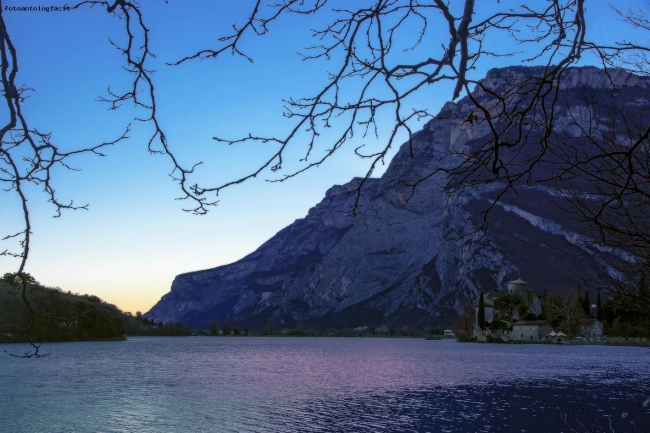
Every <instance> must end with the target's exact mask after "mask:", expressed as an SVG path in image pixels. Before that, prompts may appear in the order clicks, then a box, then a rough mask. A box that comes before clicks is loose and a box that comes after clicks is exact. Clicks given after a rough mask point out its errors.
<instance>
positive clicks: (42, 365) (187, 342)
mask: <svg viewBox="0 0 650 433" xmlns="http://www.w3.org/2000/svg"><path fill="white" fill-rule="evenodd" d="M3 349H4V350H8V351H15V352H18V353H20V348H19V347H18V346H12V345H2V346H0V350H3ZM46 352H50V355H49V356H47V357H45V358H40V359H17V358H13V357H10V356H8V355H7V354H6V353H0V432H303V431H304V432H527V433H537V432H540V433H542V432H543V433H546V432H564V431H570V430H569V428H568V427H567V426H566V424H569V425H571V426H573V427H576V426H577V425H578V424H577V422H578V421H579V422H583V423H592V425H593V427H594V429H595V430H597V431H601V430H598V429H599V428H602V431H609V430H605V426H606V425H608V423H609V421H608V419H607V417H611V419H612V420H613V422H614V426H615V428H616V429H618V430H619V431H638V432H650V427H649V425H650V424H648V419H647V418H648V417H649V416H650V414H648V413H647V412H643V410H644V408H643V406H642V403H643V401H644V400H646V399H647V398H648V397H650V386H648V385H649V384H650V371H649V370H650V369H648V365H649V362H648V361H649V360H650V350H648V349H643V348H636V347H606V346H555V345H487V344H462V343H457V342H456V341H453V340H443V341H425V340H422V339H388V338H377V339H374V338H269V337H266V338H265V337H185V338H171V337H167V338H155V337H151V338H147V337H140V338H131V339H129V340H128V341H124V342H86V343H59V344H49V345H47V346H46ZM583 409H584V410H583ZM624 412H627V413H628V414H629V415H628V416H626V417H624V418H622V416H623V413H624ZM561 420H563V421H561ZM593 420H595V421H593ZM594 422H595V424H593V423H594ZM630 422H632V423H630ZM578 431H583V430H578ZM590 431H591V430H590Z"/></svg>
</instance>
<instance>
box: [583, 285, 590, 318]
mask: <svg viewBox="0 0 650 433" xmlns="http://www.w3.org/2000/svg"><path fill="white" fill-rule="evenodd" d="M589 304H590V302H589V292H588V291H587V290H585V300H584V304H582V308H583V309H584V310H585V313H586V314H587V316H591V305H589Z"/></svg>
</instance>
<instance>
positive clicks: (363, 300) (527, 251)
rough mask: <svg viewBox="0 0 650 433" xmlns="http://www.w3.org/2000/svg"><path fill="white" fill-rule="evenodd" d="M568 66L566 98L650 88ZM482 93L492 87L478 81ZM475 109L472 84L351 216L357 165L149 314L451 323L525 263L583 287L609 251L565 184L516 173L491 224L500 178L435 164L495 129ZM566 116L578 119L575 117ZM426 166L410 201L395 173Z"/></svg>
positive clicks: (547, 280)
mask: <svg viewBox="0 0 650 433" xmlns="http://www.w3.org/2000/svg"><path fill="white" fill-rule="evenodd" d="M539 71H541V69H540V68H534V67H533V68H527V67H511V68H502V69H495V70H491V71H489V72H488V74H487V75H486V78H485V79H484V80H483V85H484V86H486V87H489V88H492V89H494V88H499V86H504V85H505V84H504V83H510V82H514V81H513V80H521V79H522V77H527V76H534V75H535V73H539ZM565 75H566V79H565V81H563V83H564V84H562V86H563V89H564V92H565V93H566V94H567V95H568V98H571V97H572V95H573V93H572V92H573V89H575V88H581V87H584V86H589V85H595V86H596V87H595V88H596V89H598V88H600V87H597V86H607V85H608V83H611V82H612V81H617V82H618V83H622V84H623V85H625V83H627V86H628V88H629V87H630V86H632V87H634V90H635V92H636V93H635V94H634V97H635V98H636V99H635V100H643V99H644V100H645V102H643V101H642V102H640V104H642V105H643V104H646V103H647V101H649V100H650V92H649V91H648V87H649V86H648V80H647V79H642V78H639V77H635V76H633V75H631V74H627V73H623V72H618V71H613V72H610V74H609V75H606V74H604V73H603V72H602V71H601V70H599V69H597V68H592V67H585V68H570V69H567V71H566V72H565ZM624 89H625V87H624ZM624 91H626V90H624ZM473 95H474V96H475V97H477V98H486V97H489V95H488V94H486V92H484V91H483V90H482V89H480V88H478V87H477V88H476V89H475V90H474V93H473ZM567 100H568V99H567ZM567 104H568V103H567ZM647 104H648V105H650V103H647ZM583 108H584V107H583V106H582V105H580V104H578V103H571V104H568V105H567V106H566V107H564V106H559V108H558V109H559V110H560V112H561V110H573V111H580V110H582V109H583ZM473 110H475V107H474V106H473V105H472V104H471V103H469V100H468V98H467V97H465V98H463V99H461V100H459V101H458V102H448V103H446V104H445V105H444V106H443V107H442V109H441V110H440V112H439V113H438V115H436V116H435V117H434V118H433V119H432V120H430V121H429V122H428V123H427V124H426V125H425V126H424V127H423V129H422V130H421V131H418V132H417V133H415V134H414V135H413V137H412V141H411V144H409V143H405V144H403V145H402V147H401V148H400V150H399V151H398V152H397V154H396V155H395V157H394V158H393V160H392V161H391V163H390V165H389V167H388V169H387V170H386V173H385V174H384V175H383V176H381V177H379V178H370V179H367V180H366V182H365V184H364V187H363V188H362V190H361V196H360V199H359V200H360V201H359V205H360V208H359V209H360V212H359V215H357V216H356V217H354V218H350V217H348V216H346V215H345V214H344V213H343V212H341V210H349V209H351V208H352V206H353V203H354V200H356V195H355V193H354V191H355V189H356V188H357V186H358V185H359V182H360V181H361V180H360V179H359V178H355V179H353V180H351V181H350V182H348V183H346V184H344V185H335V186H333V187H332V188H330V189H329V190H328V191H327V192H326V194H325V197H324V198H323V200H322V201H321V202H320V203H318V204H316V205H315V206H314V207H313V208H311V209H310V210H309V212H308V214H307V215H306V216H305V217H304V218H300V219H298V220H296V221H294V223H292V224H290V225H289V226H287V227H285V228H284V229H282V230H280V231H279V232H278V233H277V234H276V235H275V236H273V237H272V238H270V239H269V240H268V241H267V242H265V243H264V244H262V245H261V246H260V247H259V248H258V249H257V250H255V251H254V252H252V253H251V254H249V255H247V256H246V257H244V258H242V259H241V260H239V261H237V262H234V263H232V264H229V265H224V266H220V267H217V268H212V269H207V270H203V271H194V272H190V273H186V274H181V275H178V276H177V277H176V278H175V280H174V282H173V284H172V288H171V291H170V293H168V294H166V295H165V296H163V297H162V298H161V300H160V301H159V302H158V303H157V304H156V305H155V306H154V307H153V308H152V309H151V311H149V312H148V313H147V316H148V317H151V318H153V319H154V320H157V321H160V320H162V321H169V322H171V321H174V322H179V321H180V322H185V323H190V324H192V325H195V326H202V325H205V324H206V323H208V322H210V321H215V320H218V321H227V320H231V321H239V322H242V323H247V324H249V326H252V327H256V326H257V327H263V326H265V324H266V323H267V321H268V320H269V319H270V318H273V320H274V321H276V322H277V323H278V324H280V325H282V324H283V325H286V326H290V325H292V324H296V323H298V322H302V323H304V324H307V325H311V326H333V327H336V326H345V327H352V326H379V325H391V326H402V325H408V326H418V327H425V326H445V325H449V323H450V321H451V319H452V317H453V316H454V315H455V314H456V311H457V310H458V309H459V306H460V302H461V300H462V299H463V298H467V297H473V296H475V295H477V294H478V293H479V292H480V291H489V290H492V289H494V288H496V287H501V286H502V285H503V284H504V283H505V282H507V281H508V280H510V279H516V278H519V277H521V278H523V279H524V280H526V281H528V282H529V284H530V286H531V287H532V288H533V289H535V290H537V291H538V292H539V293H541V292H542V291H545V290H546V291H548V292H549V293H561V292H566V291H567V290H570V289H571V288H575V287H576V286H577V284H578V282H579V281H580V280H581V279H582V275H581V271H580V270H581V269H589V268H593V267H599V266H601V267H602V259H601V258H599V255H603V254H608V253H609V252H608V251H601V250H598V248H596V247H594V246H593V245H591V244H589V243H588V242H587V241H586V240H585V239H586V238H584V234H583V233H580V231H579V226H577V225H576V224H575V223H573V222H572V221H570V220H567V219H566V218H564V217H565V215H563V214H562V213H561V212H560V211H559V210H558V208H557V207H554V206H553V205H552V204H551V203H552V202H554V201H557V200H558V198H559V197H561V194H560V193H559V192H558V191H557V190H555V189H553V188H551V187H549V186H544V185H539V184H537V185H521V186H520V187H519V190H518V193H519V195H518V196H516V197H515V196H508V195H506V196H505V197H503V200H502V201H501V202H500V203H498V204H497V205H496V206H495V207H494V208H493V209H492V210H491V212H490V214H489V225H488V229H487V231H485V232H475V230H476V228H477V227H478V225H479V224H480V222H481V221H480V218H481V215H482V214H481V212H482V211H483V210H485V209H487V208H488V207H489V206H490V204H491V203H492V201H493V199H494V195H495V194H494V193H495V191H498V189H499V188H500V186H502V185H499V184H498V183H496V184H486V185H478V186H476V187H475V188H472V189H467V188H464V189H460V190H454V191H452V192H450V191H449V190H448V189H446V188H445V187H446V186H448V185H449V183H450V181H451V176H450V175H449V174H448V173H447V172H446V171H445V170H440V171H436V169H439V168H443V169H450V168H452V167H454V166H455V165H456V164H458V163H459V162H460V161H461V159H460V156H459V154H461V153H463V152H466V151H467V150H468V149H470V148H471V147H472V146H473V145H474V144H475V143H478V142H480V140H481V137H485V136H486V134H487V133H488V132H489V130H488V129H487V126H486V125H485V124H484V123H483V124H481V123H475V122H467V121H466V119H467V118H468V116H469V115H470V114H471V113H472V112H473ZM563 128H565V129H566V130H568V131H569V133H570V132H571V131H570V128H571V125H570V124H567V125H564V126H563ZM411 154H412V155H413V157H411ZM425 177H427V179H426V180H425V181H424V182H422V183H421V184H420V185H419V186H418V188H417V189H415V192H414V193H413V196H412V197H411V198H410V200H408V203H406V201H407V198H408V197H409V196H410V194H411V190H410V189H409V188H408V187H405V186H404V184H402V183H399V182H395V181H394V179H400V180H402V181H406V182H408V181H414V180H417V179H422V178H425ZM405 203H406V204H405ZM468 234H469V235H468Z"/></svg>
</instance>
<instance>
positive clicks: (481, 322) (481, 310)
mask: <svg viewBox="0 0 650 433" xmlns="http://www.w3.org/2000/svg"><path fill="white" fill-rule="evenodd" d="M478 327H479V328H481V329H485V301H484V300H483V292H481V296H480V297H479V298H478Z"/></svg>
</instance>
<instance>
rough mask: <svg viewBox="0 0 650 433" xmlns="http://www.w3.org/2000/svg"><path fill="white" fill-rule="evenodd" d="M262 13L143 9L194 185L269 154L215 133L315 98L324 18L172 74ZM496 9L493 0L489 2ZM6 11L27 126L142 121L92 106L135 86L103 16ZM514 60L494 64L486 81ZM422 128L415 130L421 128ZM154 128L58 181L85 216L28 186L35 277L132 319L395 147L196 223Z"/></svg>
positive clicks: (292, 22) (5, 198) (100, 134)
mask: <svg viewBox="0 0 650 433" xmlns="http://www.w3.org/2000/svg"><path fill="white" fill-rule="evenodd" d="M590 3H591V2H590ZM46 4H47V5H50V4H57V2H45V1H41V0H9V1H4V2H3V3H2V5H3V7H4V6H13V5H17V6H23V5H30V6H38V5H46ZM61 4H63V2H61ZM252 4H253V2H252V1H243V0H240V1H236V2H234V1H207V0H194V1H191V2H188V1H177V0H171V1H170V2H169V4H165V3H164V2H163V1H162V0H161V1H157V0H146V1H143V2H142V9H143V11H144V14H145V20H146V23H147V25H148V27H149V28H150V30H151V33H150V37H151V50H152V51H153V52H154V53H155V54H156V56H157V57H156V60H155V67H156V70H157V72H156V73H155V74H154V76H153V77H154V80H155V85H156V90H157V97H158V105H159V109H160V119H161V121H162V127H163V129H164V130H165V132H166V134H167V136H168V138H169V142H170V145H171V147H172V149H173V150H174V152H176V154H177V155H178V156H179V157H180V159H181V161H182V162H184V163H185V164H191V163H192V162H196V161H199V160H201V161H205V164H204V165H203V166H202V167H201V171H200V172H199V178H200V179H201V180H205V181H207V182H208V183H210V184H218V183H220V182H224V181H227V180H231V179H234V178H237V177H239V176H242V175H244V174H246V173H247V171H249V170H251V169H253V168H255V167H256V166H257V165H258V164H260V163H261V162H262V161H263V159H264V157H266V156H268V155H270V152H272V151H273V148H272V147H269V146H268V145H267V146H265V145H260V144H245V145H243V146H240V147H232V146H231V147H229V146H226V145H225V144H221V143H217V142H216V141H214V140H212V137H213V136H215V135H218V136H222V137H226V138H235V137H240V136H245V135H247V134H248V133H249V132H250V133H253V134H262V135H274V134H282V133H283V132H286V131H287V129H288V128H289V127H290V126H291V122H290V121H287V120H286V119H285V118H284V117H283V116H282V112H283V102H282V99H283V98H288V97H291V96H295V97H300V96H310V95H311V94H313V93H314V92H315V91H316V90H318V89H319V86H322V85H323V83H324V82H325V81H326V79H327V71H328V69H329V68H331V65H330V64H328V63H327V62H324V61H315V62H304V61H302V60H301V59H300V58H299V57H298V56H297V55H296V52H298V51H303V50H302V49H303V47H304V46H306V45H310V44H312V42H311V41H310V31H309V30H310V28H313V27H322V21H320V18H317V21H314V20H313V19H312V18H307V19H300V18H298V17H291V18H290V19H285V20H283V21H281V22H278V23H276V24H275V25H272V26H271V33H270V34H269V35H266V36H264V37H258V38H252V37H250V38H248V39H246V41H245V43H244V45H243V48H244V49H245V50H246V53H247V54H248V55H250V56H251V57H253V58H254V60H255V61H254V63H252V64H251V63H249V62H248V61H246V60H245V59H242V58H236V57H234V58H233V57H230V56H226V57H224V58H223V59H221V60H218V61H200V62H192V63H188V64H184V65H181V66H178V67H167V66H165V62H170V61H174V60H176V59H178V58H181V57H183V56H184V55H187V54H190V53H192V52H194V51H196V50H198V49H202V48H206V47H210V46H215V41H216V39H217V37H218V36H221V35H223V34H226V33H227V32H228V31H229V29H230V26H231V25H232V24H233V23H235V22H242V20H243V19H244V18H245V17H246V16H247V14H248V13H249V11H250V8H251V5H252ZM339 4H342V3H341V2H339ZM343 4H344V3H343ZM481 4H483V2H481ZM496 4H497V3H496V2H487V1H486V2H485V5H487V6H485V7H494V6H495V5H496ZM593 5H594V6H593V8H594V9H593V10H592V11H590V13H592V14H594V15H593V16H594V18H595V20H596V21H595V22H597V23H599V24H598V26H597V27H596V28H593V29H590V33H589V34H591V35H592V39H593V38H595V37H594V36H593V35H596V34H597V33H596V32H602V33H603V35H604V37H605V36H606V35H607V34H616V32H620V31H621V30H620V29H621V28H619V27H617V26H618V24H617V23H616V21H615V20H613V19H612V18H611V17H612V14H611V11H609V9H608V8H607V6H606V2H604V1H602V2H596V1H594V2H593ZM482 7H483V6H482ZM3 15H4V19H5V21H6V23H7V26H8V31H9V33H10V35H11V37H12V38H13V41H14V43H15V45H16V46H17V49H18V53H19V64H20V73H19V82H21V83H25V84H26V85H27V86H28V87H31V88H34V89H35V92H33V93H31V95H30V98H29V99H28V100H27V101H26V103H25V104H24V109H25V111H26V114H27V117H28V119H29V120H30V122H31V124H32V125H33V126H35V127H37V128H38V129H39V130H41V131H48V132H52V133H53V136H52V140H53V141H54V142H56V143H57V144H59V145H60V146H61V147H62V148H65V149H73V148H78V147H82V146H86V145H91V144H95V143H99V142H102V141H105V140H113V139H115V138H116V137H118V136H119V135H120V134H121V131H122V130H123V128H124V127H125V125H127V124H128V123H130V122H132V119H133V117H134V115H137V114H138V113H137V112H136V111H134V110H133V109H132V107H131V106H129V105H128V104H126V105H125V106H124V107H123V108H122V109H120V110H117V111H109V110H107V108H108V107H107V106H106V105H105V104H101V103H99V102H96V100H97V97H98V96H100V95H105V94H106V88H107V86H108V85H113V86H115V88H119V86H120V85H121V84H124V83H125V81H124V80H125V78H128V77H127V76H126V74H125V73H124V72H123V71H122V70H121V65H122V61H121V60H122V59H121V58H120V55H119V53H118V52H117V51H116V50H115V49H114V48H113V47H111V45H110V44H109V42H108V38H109V37H112V38H114V39H115V40H116V41H118V42H120V41H121V37H122V36H121V32H120V27H119V26H120V25H119V23H117V21H116V20H115V19H114V18H112V17H111V16H110V15H109V14H107V13H106V12H105V11H104V10H102V9H100V8H94V9H88V8H86V9H83V10H80V11H72V12H60V13H54V12H50V13H45V12H17V11H16V12H11V11H5V12H3ZM330 16H331V14H330ZM319 22H320V23H321V24H319ZM446 38H447V36H445V37H444V38H443V42H445V41H446ZM507 42H508V41H497V43H498V44H501V43H507ZM516 61H517V59H516V58H514V59H506V60H496V59H495V60H493V61H489V62H486V63H484V64H482V67H481V69H480V70H477V71H476V72H475V76H476V77H480V76H482V75H484V73H485V71H486V70H487V69H489V68H491V67H495V66H505V65H507V64H510V63H516ZM449 99H451V91H450V89H449V87H448V86H441V87H435V88H430V89H426V90H425V91H423V92H421V93H420V94H418V95H417V96H416V98H414V100H413V101H412V102H413V103H414V104H416V105H419V106H421V107H424V108H429V109H431V111H433V112H435V111H437V109H438V108H439V107H440V106H441V105H442V104H443V103H444V102H445V101H447V100H449ZM414 126H415V129H416V130H417V129H418V127H417V123H415V124H414ZM148 128H149V125H147V124H143V123H138V122H135V123H134V124H133V129H132V132H131V133H130V134H129V135H130V137H131V138H130V140H128V141H126V142H123V143H120V144H118V145H117V146H115V147H112V148H109V149H107V150H106V154H107V156H106V157H105V158H99V157H93V156H82V157H79V158H78V159H76V160H74V161H73V165H74V166H75V167H78V168H81V169H82V170H81V171H79V172H66V171H63V170H61V171H59V172H57V173H56V175H57V178H56V181H55V186H57V188H58V191H59V193H60V195H61V197H62V198H67V199H74V202H75V203H76V204H85V203H89V210H88V211H76V212H66V213H65V214H64V216H63V217H62V218H57V219H53V218H52V215H53V213H54V210H53V208H52V207H51V205H49V204H48V203H47V202H46V197H45V196H44V195H43V194H39V192H38V191H37V190H36V189H33V190H30V193H31V197H30V206H31V214H32V218H33V221H32V224H33V230H32V231H33V238H32V250H31V253H30V257H29V261H28V264H27V268H26V270H27V272H29V273H31V274H32V275H34V276H35V277H36V278H37V279H38V280H39V281H40V282H41V283H43V284H46V285H49V286H59V287H61V288H63V289H64V290H71V291H73V292H80V293H92V294H96V295H98V296H100V297H101V298H102V299H104V300H106V301H108V302H111V303H114V304H116V305H117V306H118V307H120V308H122V309H123V310H125V311H132V312H135V311H137V310H140V311H143V312H145V311H147V310H148V309H149V308H151V307H152V306H153V305H154V304H155V303H156V302H157V301H158V299H159V298H160V297H161V296H162V295H164V294H165V293H167V292H168V291H169V288H170V286H171V283H172V280H173V278H174V276H176V275H177V274H179V273H183V272H189V271H194V270H199V269H206V268H211V267H216V266H219V265H223V264H227V263H231V262H233V261H235V260H237V259H239V258H241V257H243V256H244V255H246V254H248V253H250V252H252V251H253V250H254V249H255V248H257V247H258V246H259V245H261V244H262V243H263V242H264V241H266V240H267V239H268V238H270V237H271V236H273V235H274V234H275V233H276V232H277V231H279V230H280V229H282V228H283V227H285V226H286V225H288V224H290V223H291V222H293V221H294V220H295V219H297V218H301V217H303V216H304V215H305V214H306V213H307V211H308V209H309V208H310V207H312V206H314V205H315V204H316V203H318V202H319V201H320V200H321V199H322V197H323V196H324V194H325V191H326V190H327V189H328V188H329V187H330V186H332V185H334V184H341V183H345V182H347V181H349V180H350V179H351V178H352V177H354V176H362V175H364V174H365V172H366V170H367V169H368V162H367V161H363V160H360V159H359V158H357V157H355V156H354V155H353V153H352V150H353V149H354V147H356V146H357V145H359V144H362V143H366V144H368V145H369V146H372V145H373V144H374V145H381V144H382V143H383V141H382V139H385V138H384V137H380V139H379V140H376V139H375V138H373V137H371V138H366V139H362V138H361V137H357V138H355V140H352V141H351V142H350V143H349V144H347V145H346V148H344V149H342V151H341V152H340V154H338V155H336V156H335V157H334V158H332V160H330V161H329V162H328V163H327V164H325V165H324V166H321V167H320V168H318V169H316V170H312V171H309V172H307V173H305V174H303V175H301V176H299V177H298V178H295V179H293V180H290V181H287V182H284V183H268V182H265V181H264V179H269V178H273V177H274V176H273V174H272V173H270V172H267V173H265V175H264V176H262V178H261V179H260V178H258V179H254V180H252V181H249V182H247V183H245V184H243V185H239V186H235V187H233V188H231V189H228V190H226V191H224V192H223V193H222V194H221V195H220V197H219V199H220V200H221V201H220V205H219V206H218V207H217V208H215V209H213V210H212V211H211V212H210V213H209V214H208V215H205V216H194V215H192V214H188V213H186V212H183V211H182V208H183V203H182V202H179V201H176V200H175V198H176V197H178V196H179V194H180V192H179V190H178V188H177V186H176V185H175V184H174V183H173V182H172V181H171V179H170V178H169V177H168V175H167V174H168V172H169V171H170V169H171V166H170V164H169V161H168V160H167V159H166V158H165V157H163V156H155V155H149V154H148V152H147V150H146V140H147V138H148V136H147V134H148V133H149V129H148ZM323 138H324V139H327V137H326V136H325V137H323ZM400 142H401V140H400ZM292 155H293V156H294V157H295V159H294V160H293V161H291V162H288V164H287V169H289V168H291V167H298V166H299V165H298V162H297V160H298V159H299V158H300V153H299V152H296V153H293V154H292ZM381 172H382V171H379V172H376V173H375V174H381ZM17 205H18V201H17V200H16V199H15V197H12V196H10V195H9V194H0V208H1V209H2V212H0V227H3V233H2V234H3V235H4V234H5V233H4V232H5V230H4V229H5V228H13V227H19V226H18V222H19V217H20V213H19V211H20V209H19V208H18V207H17ZM6 232H7V233H9V232H10V230H9V229H7V231H6ZM17 266H18V262H17V261H16V260H15V259H9V258H6V257H4V258H2V257H0V274H3V273H5V272H14V271H15V270H16V269H17Z"/></svg>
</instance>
